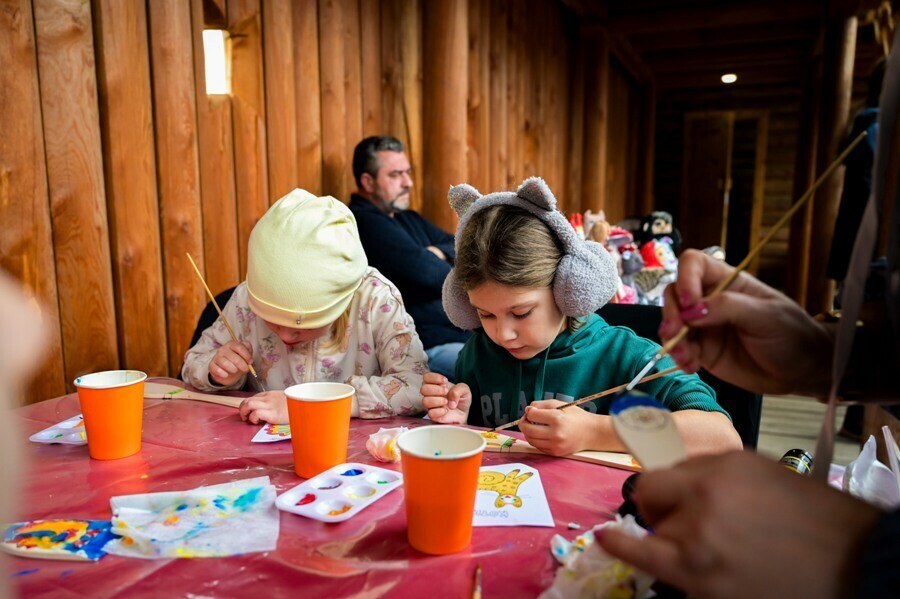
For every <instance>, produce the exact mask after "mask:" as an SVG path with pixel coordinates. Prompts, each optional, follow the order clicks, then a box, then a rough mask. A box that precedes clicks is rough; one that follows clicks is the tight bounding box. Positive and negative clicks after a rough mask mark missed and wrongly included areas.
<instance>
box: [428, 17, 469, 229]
mask: <svg viewBox="0 0 900 599" xmlns="http://www.w3.org/2000/svg"><path fill="white" fill-rule="evenodd" d="M466 9H467V4H466V0H433V1H430V2H428V3H427V4H426V5H425V7H424V11H423V20H422V21H423V23H422V30H423V37H424V40H425V44H424V52H423V55H424V59H423V64H424V72H425V80H424V82H423V92H424V93H423V97H424V127H423V129H424V139H425V140H426V143H425V147H424V158H425V163H424V165H425V166H424V168H425V170H426V172H427V177H426V178H425V181H424V185H423V186H424V201H425V204H424V211H425V214H426V216H427V217H428V218H429V219H430V220H431V221H432V222H433V223H434V224H436V225H438V226H440V227H443V228H444V229H446V230H448V231H453V230H455V229H456V215H455V214H454V213H453V210H452V209H451V208H450V204H449V203H448V202H447V199H446V198H447V190H448V189H449V188H450V186H451V185H456V184H458V183H461V182H464V181H465V180H466V87H467V85H466V82H467V56H468V50H467V48H468V43H467V42H468V35H469V31H468V19H467V17H468V14H467V10H466Z"/></svg>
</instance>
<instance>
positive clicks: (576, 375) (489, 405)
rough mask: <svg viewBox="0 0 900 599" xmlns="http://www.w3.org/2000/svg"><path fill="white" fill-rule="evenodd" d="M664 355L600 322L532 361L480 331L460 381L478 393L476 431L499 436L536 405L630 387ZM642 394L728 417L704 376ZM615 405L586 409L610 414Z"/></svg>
mask: <svg viewBox="0 0 900 599" xmlns="http://www.w3.org/2000/svg"><path fill="white" fill-rule="evenodd" d="M658 349H659V346H658V345H657V344H655V343H653V342H651V341H649V340H647V339H644V338H643V337H639V336H637V335H636V334H635V333H634V332H633V331H632V330H631V329H628V328H625V327H614V326H611V325H609V324H607V323H606V321H604V320H603V319H602V318H600V317H599V316H597V315H596V314H591V315H590V316H589V317H588V318H587V320H586V321H585V323H584V324H583V325H582V326H581V327H579V328H578V330H577V331H575V332H574V333H570V332H568V331H563V332H562V333H560V334H559V335H558V336H557V337H556V339H555V340H554V341H553V343H552V344H551V345H550V347H549V348H547V349H546V350H545V351H543V352H541V353H540V354H538V355H537V356H535V357H533V358H531V359H528V360H519V359H516V358H514V357H513V356H512V355H511V354H510V353H509V352H508V351H506V350H505V349H503V348H502V347H500V346H498V345H497V344H495V343H494V342H493V341H491V340H490V338H489V337H488V336H487V334H485V332H484V331H483V330H479V331H477V332H476V333H475V334H474V335H473V336H472V337H471V338H470V339H469V340H468V342H466V344H465V346H464V347H463V349H462V351H461V352H460V354H459V359H458V360H457V362H456V380H457V381H459V382H461V383H466V384H468V385H469V387H470V388H471V389H472V407H471V409H470V410H469V424H471V425H474V426H485V427H491V428H493V427H495V426H500V425H501V424H506V423H507V422H510V421H512V420H516V419H518V418H520V417H521V416H522V415H523V414H524V413H525V406H526V405H528V404H530V403H531V402H532V401H535V400H538V399H558V400H560V401H565V402H570V401H575V400H576V399H579V398H582V397H585V396H588V395H591V394H594V393H598V392H600V391H603V390H605V389H609V388H612V387H615V386H617V385H621V384H623V383H627V382H629V381H631V379H632V378H634V376H635V375H636V374H637V373H638V372H640V370H641V368H643V367H644V366H645V365H646V364H647V361H648V360H650V358H652V357H653V355H654V354H655V353H656V351H657V350H658ZM674 364H675V363H674V362H673V361H672V359H671V358H669V357H668V356H666V357H664V358H663V359H662V360H661V361H660V362H659V364H657V367H656V368H657V370H665V369H666V368H669V367H670V366H674ZM637 389H639V390H640V391H643V392H644V393H647V394H648V395H650V396H652V397H655V398H656V399H657V400H659V401H660V402H662V403H663V404H665V405H666V406H667V407H668V408H669V409H670V410H672V411H673V412H676V411H678V410H703V411H705V412H722V413H723V414H725V415H728V412H726V411H725V410H724V409H722V407H721V406H719V404H718V403H716V394H715V391H713V390H712V388H710V386H709V385H707V384H706V383H704V382H703V381H701V380H700V378H699V377H698V376H697V375H696V374H685V373H683V372H674V373H672V374H669V375H666V376H664V377H662V378H659V379H656V380H653V381H650V382H649V383H645V384H643V385H638V387H637ZM612 397H613V396H611V395H610V396H607V397H603V398H600V399H596V400H594V401H592V402H588V403H586V404H584V405H583V406H581V407H582V408H584V409H587V410H588V411H590V412H594V413H599V414H607V413H609V405H610V403H611V402H612ZM513 398H515V402H514V401H513Z"/></svg>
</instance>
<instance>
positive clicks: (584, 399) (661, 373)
mask: <svg viewBox="0 0 900 599" xmlns="http://www.w3.org/2000/svg"><path fill="white" fill-rule="evenodd" d="M676 370H678V367H677V366H672V367H671V368H666V369H665V370H661V371H659V372H655V373H653V374H651V375H649V376H645V377H644V378H642V379H641V380H640V381H638V383H646V382H648V381H652V380H653V379H658V378H659V377H661V376H666V375H667V374H671V373H673V372H675V371H676ZM626 386H627V385H619V386H618V387H613V388H612V389H607V390H606V391H601V392H600V393H594V394H593V395H588V396H587V397H582V398H581V399H579V400H578V401H573V402H570V403H567V404H563V405H561V406H559V407H558V408H556V409H557V410H565V409H566V408H572V407H574V406H580V405H581V404H583V403H587V402H589V401H592V400H594V399H598V398H600V397H606V396H607V395H612V394H613V393H618V392H619V391H624V390H625V387H626ZM523 419H524V418H519V419H518V420H513V421H512V422H507V423H506V424H503V425H501V426H498V427H497V428H494V429H491V430H493V431H502V430H506V429H508V428H511V427H513V426H516V425H517V424H519V423H520V422H522V420H523Z"/></svg>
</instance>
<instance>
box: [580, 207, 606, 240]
mask: <svg viewBox="0 0 900 599" xmlns="http://www.w3.org/2000/svg"><path fill="white" fill-rule="evenodd" d="M601 222H603V223H605V222H607V221H606V213H605V212H604V211H603V210H600V211H599V212H591V211H590V210H586V211H585V213H584V219H583V222H582V226H583V227H584V236H585V239H592V238H591V237H588V235H591V231H593V230H594V225H596V224H597V223H601ZM598 233H599V232H598ZM594 241H599V240H598V239H594ZM600 243H603V242H600Z"/></svg>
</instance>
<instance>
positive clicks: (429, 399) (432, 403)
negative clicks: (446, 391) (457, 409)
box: [422, 395, 447, 410]
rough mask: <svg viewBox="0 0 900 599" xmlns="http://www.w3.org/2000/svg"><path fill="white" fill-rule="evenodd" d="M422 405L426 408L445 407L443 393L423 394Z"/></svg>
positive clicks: (445, 401) (445, 402)
mask: <svg viewBox="0 0 900 599" xmlns="http://www.w3.org/2000/svg"><path fill="white" fill-rule="evenodd" d="M422 405H423V406H425V407H426V408H427V409H429V410H432V409H434V408H445V407H447V398H446V397H444V396H443V395H425V396H423V397H422Z"/></svg>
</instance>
